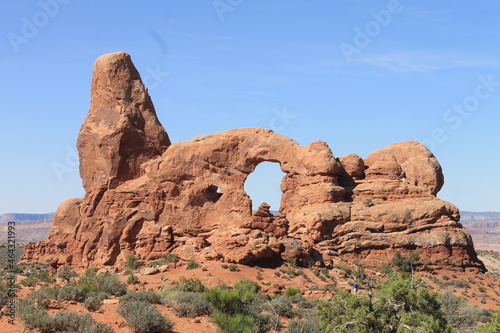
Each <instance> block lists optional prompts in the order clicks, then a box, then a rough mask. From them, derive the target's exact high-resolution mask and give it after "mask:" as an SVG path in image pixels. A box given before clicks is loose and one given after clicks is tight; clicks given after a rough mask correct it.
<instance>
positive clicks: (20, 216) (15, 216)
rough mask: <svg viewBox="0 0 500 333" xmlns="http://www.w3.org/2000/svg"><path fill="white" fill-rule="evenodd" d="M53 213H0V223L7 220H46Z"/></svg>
mask: <svg viewBox="0 0 500 333" xmlns="http://www.w3.org/2000/svg"><path fill="white" fill-rule="evenodd" d="M53 217H54V213H47V214H26V213H7V214H0V223H7V222H11V221H14V222H27V221H48V220H52V218H53Z"/></svg>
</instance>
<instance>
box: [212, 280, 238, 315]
mask: <svg viewBox="0 0 500 333" xmlns="http://www.w3.org/2000/svg"><path fill="white" fill-rule="evenodd" d="M204 296H205V299H206V300H207V301H208V302H210V303H211V304H212V305H213V306H214V308H216V309H217V310H219V311H222V312H224V313H236V312H241V311H242V302H241V300H240V296H239V293H238V291H237V290H235V289H231V288H229V287H228V286H227V285H225V284H220V285H218V286H215V287H213V288H210V289H208V290H207V291H206V292H205V294H204Z"/></svg>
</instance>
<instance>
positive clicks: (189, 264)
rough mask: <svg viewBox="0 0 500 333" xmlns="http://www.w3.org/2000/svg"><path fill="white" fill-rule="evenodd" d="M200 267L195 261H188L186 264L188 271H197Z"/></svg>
mask: <svg viewBox="0 0 500 333" xmlns="http://www.w3.org/2000/svg"><path fill="white" fill-rule="evenodd" d="M198 267H200V264H198V263H197V262H196V261H194V260H188V262H187V263H186V269H189V270H191V269H195V268H198Z"/></svg>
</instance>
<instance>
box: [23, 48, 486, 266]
mask: <svg viewBox="0 0 500 333" xmlns="http://www.w3.org/2000/svg"><path fill="white" fill-rule="evenodd" d="M91 95H92V102H91V106H90V110H89V113H88V115H87V118H86V119H85V121H84V124H83V125H82V128H81V130H80V134H79V137H78V151H79V158H80V174H81V177H82V180H83V185H84V188H85V191H86V194H85V197H84V198H77V199H68V200H65V201H64V202H63V203H62V204H61V205H60V207H59V208H58V210H57V212H56V216H55V217H54V222H53V226H52V229H51V233H50V235H49V238H48V239H47V240H46V241H42V242H38V243H30V244H29V245H28V247H27V248H26V250H25V254H24V257H23V259H25V260H40V261H48V262H51V263H52V265H54V266H59V265H63V264H70V265H74V266H79V267H89V266H101V265H115V266H116V267H120V266H123V265H124V263H125V261H126V257H127V255H128V254H129V253H134V254H137V255H139V256H140V257H141V259H143V260H152V259H155V258H158V257H159V256H161V255H162V254H165V253H167V252H174V253H176V254H178V255H179V256H180V257H181V258H182V259H186V260H187V259H196V260H224V261H227V262H236V263H241V264H252V263H262V262H263V261H272V260H281V259H287V258H296V259H298V260H299V261H304V262H310V263H315V264H318V263H319V264H322V263H326V264H328V263H331V262H332V261H333V262H335V260H337V259H338V258H339V257H342V258H345V259H348V260H353V261H354V260H361V261H362V263H364V264H366V265H371V266H377V265H380V264H382V263H384V262H387V261H390V259H391V258H392V254H393V253H394V251H395V250H399V251H401V252H403V253H409V252H412V251H418V252H419V253H420V255H421V260H422V262H424V261H428V263H427V264H428V265H429V266H431V267H448V268H455V269H459V270H464V269H470V270H484V266H483V264H482V263H481V262H480V261H479V260H478V259H477V257H476V253H475V251H474V248H473V245H472V241H471V238H470V236H469V234H468V233H467V232H466V231H465V230H464V229H463V228H462V226H461V224H460V223H458V222H459V219H460V215H459V212H458V209H457V208H456V207H455V206H453V205H452V204H450V203H448V202H445V201H443V200H440V199H438V198H437V197H436V193H437V192H438V191H439V190H440V188H441V187H442V185H443V175H442V172H441V167H440V165H439V163H438V162H437V160H436V158H435V157H434V156H433V155H432V153H431V152H430V151H429V150H428V149H427V148H426V147H425V146H423V145H422V144H420V143H418V142H413V141H407V142H400V143H396V144H393V145H391V146H389V147H387V148H383V149H380V150H377V151H375V152H373V153H372V154H370V156H368V157H367V158H365V159H362V158H361V157H359V156H357V155H355V154H349V155H347V156H345V157H340V158H338V159H336V158H335V157H334V155H333V154H332V151H331V150H330V148H329V147H328V145H327V144H326V143H325V142H321V141H316V142H312V143H310V144H309V145H307V146H301V145H299V144H298V143H297V142H295V141H294V140H292V139H290V138H288V137H285V136H283V135H281V134H277V133H274V132H273V131H271V130H267V129H262V128H243V129H235V130H230V131H226V132H220V133H215V134H210V135H205V136H201V137H197V138H194V139H192V140H191V141H181V142H175V143H173V144H170V140H169V138H168V135H167V134H166V132H165V130H164V129H163V127H162V125H161V124H160V122H159V121H158V119H157V117H156V113H155V110H154V107H153V104H152V103H151V100H150V98H149V95H148V94H147V88H146V87H145V86H144V85H143V83H142V81H141V79H140V76H139V74H138V72H137V70H136V69H135V68H134V66H133V64H132V62H131V60H130V56H129V55H127V54H125V53H123V52H119V53H113V54H108V55H105V56H102V57H101V58H99V59H98V60H97V62H96V64H95V67H94V77H93V80H92V89H91ZM264 161H270V162H277V163H279V164H280V167H281V170H282V171H283V172H284V173H285V176H284V177H283V180H282V184H281V190H282V192H283V194H282V198H281V206H280V212H279V213H278V214H272V213H271V212H270V210H269V205H267V204H265V203H263V204H262V205H261V206H260V207H259V208H258V209H257V210H256V211H255V212H254V211H252V202H251V200H250V198H249V197H248V195H247V194H246V193H245V191H244V183H245V180H246V179H247V177H248V175H249V174H250V173H252V172H253V171H254V169H255V167H256V166H257V165H258V164H259V163H261V162H264ZM255 204H257V203H255ZM254 207H257V205H255V206H254Z"/></svg>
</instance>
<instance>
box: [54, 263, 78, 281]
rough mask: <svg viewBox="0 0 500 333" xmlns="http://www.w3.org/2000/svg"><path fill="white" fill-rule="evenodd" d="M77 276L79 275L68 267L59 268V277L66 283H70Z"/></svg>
mask: <svg viewBox="0 0 500 333" xmlns="http://www.w3.org/2000/svg"><path fill="white" fill-rule="evenodd" d="M77 276H78V274H76V273H75V271H74V270H73V269H72V268H71V267H69V266H68V265H64V266H62V267H61V268H59V271H58V272H57V277H58V278H60V279H63V280H65V281H69V280H71V279H72V278H75V277H77Z"/></svg>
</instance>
